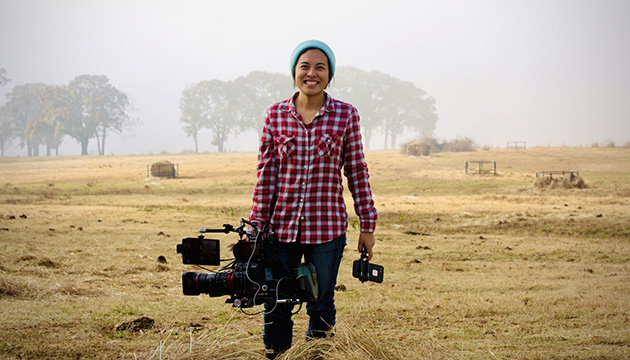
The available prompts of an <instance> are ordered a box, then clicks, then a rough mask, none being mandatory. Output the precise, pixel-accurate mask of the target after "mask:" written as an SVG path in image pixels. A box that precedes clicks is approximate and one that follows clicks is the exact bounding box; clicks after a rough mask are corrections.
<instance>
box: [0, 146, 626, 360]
mask: <svg viewBox="0 0 630 360" xmlns="http://www.w3.org/2000/svg"><path fill="white" fill-rule="evenodd" d="M366 160H367V162H368V166H369V169H370V176H371V178H370V180H371V184H372V188H373V193H374V199H375V203H376V207H377V209H378V211H379V221H378V225H377V230H376V237H377V244H376V247H375V249H374V251H375V257H374V259H373V262H374V263H377V264H380V265H383V266H384V267H385V281H384V282H383V283H382V284H375V283H361V282H359V281H358V280H357V279H354V278H353V277H352V276H351V273H352V271H351V268H352V261H353V260H355V259H357V258H358V253H357V252H356V240H357V238H358V232H357V231H358V220H357V217H356V215H355V214H354V211H353V210H352V200H351V197H350V196H349V194H348V193H347V191H346V204H347V207H348V211H349V215H350V224H349V227H348V246H347V248H346V250H345V253H344V259H343V261H342V266H341V270H340V274H339V279H338V285H339V291H338V292H337V294H336V305H337V309H338V324H337V328H336V336H335V337H333V338H330V339H324V340H318V341H313V342H306V341H304V334H305V331H306V324H307V321H308V319H307V315H306V312H305V310H302V311H301V312H300V313H298V314H297V315H296V316H295V318H294V320H295V322H296V326H295V333H294V346H293V347H292V348H291V350H290V351H289V352H288V353H287V354H286V355H285V356H284V357H283V359H320V358H325V359H350V360H354V359H356V360H358V359H365V358H371V359H622V358H628V357H629V356H630V281H629V280H630V271H629V270H630V206H629V205H630V166H629V164H630V148H565V147H562V148H546V147H545V148H527V149H519V150H505V149H488V150H479V151H474V152H465V153H437V154H433V155H431V156H428V157H412V156H405V155H404V154H401V153H400V152H398V151H370V152H367V153H366ZM490 160H492V161H496V164H497V173H496V174H482V175H479V174H466V172H465V164H466V161H472V162H475V161H490ZM161 161H169V162H171V163H174V164H177V167H178V170H179V176H178V177H177V178H172V179H169V178H152V177H148V173H147V170H148V165H149V164H152V163H155V162H161ZM255 167H256V154H255V153H204V154H160V155H126V156H59V157H37V158H0V249H1V252H0V316H2V319H3V327H2V329H1V330H0V358H7V359H13V358H47V359H66V358H98V359H101V358H125V359H138V358H140V359H158V358H159V359H197V358H221V359H263V358H264V354H263V351H262V348H263V347H262V340H261V336H262V315H256V316H248V315H246V314H243V313H241V312H238V311H237V310H235V309H233V308H232V307H231V306H230V305H228V304H225V303H224V300H225V297H220V298H209V297H207V296H199V297H194V296H193V297H187V296H184V295H182V290H181V273H182V272H184V271H203V270H199V269H196V268H194V267H192V266H187V265H183V264H182V263H181V258H180V257H179V255H178V254H177V253H176V251H175V247H176V245H177V244H178V243H180V242H181V239H182V238H184V237H188V236H196V235H197V234H198V230H199V229H200V228H221V227H222V226H223V224H226V223H229V224H232V225H237V224H238V221H239V219H240V218H247V216H248V214H249V207H250V206H251V192H252V189H253V186H254V182H255V180H256V179H255V176H256V169H255ZM563 170H574V171H577V174H576V175H577V176H579V178H580V180H582V181H583V183H584V185H585V186H583V187H575V186H572V184H571V183H570V182H569V183H568V184H567V182H566V181H565V182H562V181H559V182H555V183H553V184H542V185H541V184H540V181H537V176H536V174H537V173H539V172H543V171H544V172H550V171H563ZM556 178H557V179H560V178H561V177H559V176H557V175H556ZM217 238H219V239H220V240H221V251H222V255H223V257H227V255H226V254H230V253H229V245H231V244H232V243H234V242H235V241H236V240H237V238H236V236H235V235H225V236H223V235H221V236H218V237H217ZM160 256H163V257H164V258H165V259H166V261H167V262H166V263H163V262H158V261H157V260H158V258H159V257H160Z"/></svg>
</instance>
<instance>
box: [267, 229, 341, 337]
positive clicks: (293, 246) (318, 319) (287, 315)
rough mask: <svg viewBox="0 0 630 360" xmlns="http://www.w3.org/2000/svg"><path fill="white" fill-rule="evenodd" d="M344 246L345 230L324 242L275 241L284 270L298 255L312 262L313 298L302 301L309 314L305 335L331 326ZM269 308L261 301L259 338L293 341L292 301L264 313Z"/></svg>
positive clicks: (315, 334)
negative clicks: (262, 317)
mask: <svg viewBox="0 0 630 360" xmlns="http://www.w3.org/2000/svg"><path fill="white" fill-rule="evenodd" d="M345 246H346V235H345V234H343V235H341V236H340V237H338V238H336V239H334V240H333V241H330V242H327V243H325V244H317V245H310V244H300V243H283V242H280V243H279V244H278V249H277V252H276V254H275V255H276V259H277V260H278V261H280V262H281V263H283V265H284V269H285V271H287V273H288V274H291V273H292V272H293V269H295V268H296V267H297V266H298V265H299V264H300V263H301V260H302V256H304V262H306V263H311V264H313V265H315V271H316V272H317V286H318V296H317V301H315V302H308V303H307V304H306V313H307V314H308V316H309V326H308V332H307V334H306V336H307V337H324V336H326V333H327V332H328V331H330V330H331V329H332V328H333V327H334V326H335V318H336V314H337V310H336V309H335V299H334V296H335V285H336V283H337V273H338V272H339V264H340V263H341V258H342V257H343V250H344V248H345ZM271 309H272V307H270V306H268V305H267V304H265V311H266V313H265V328H264V335H263V342H264V343H265V345H275V346H280V347H284V348H288V347H289V346H291V343H292V341H293V320H291V312H292V310H293V305H287V304H277V306H276V307H275V309H273V311H272V312H271V313H267V312H269V311H270V310H271Z"/></svg>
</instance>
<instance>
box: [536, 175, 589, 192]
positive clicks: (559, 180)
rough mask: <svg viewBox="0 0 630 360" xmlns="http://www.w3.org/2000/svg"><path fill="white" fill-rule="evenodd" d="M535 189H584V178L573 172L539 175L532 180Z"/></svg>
mask: <svg viewBox="0 0 630 360" xmlns="http://www.w3.org/2000/svg"><path fill="white" fill-rule="evenodd" d="M534 187H536V188H537V189H586V188H587V186H586V183H585V182H584V179H582V178H581V177H579V176H576V175H573V174H566V175H556V176H553V177H552V176H541V177H537V178H536V180H535V181H534Z"/></svg>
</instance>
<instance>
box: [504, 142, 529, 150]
mask: <svg viewBox="0 0 630 360" xmlns="http://www.w3.org/2000/svg"><path fill="white" fill-rule="evenodd" d="M507 148H508V150H509V149H516V150H518V149H527V145H526V144H525V141H508V142H507Z"/></svg>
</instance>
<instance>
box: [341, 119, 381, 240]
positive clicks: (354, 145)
mask: <svg viewBox="0 0 630 360" xmlns="http://www.w3.org/2000/svg"><path fill="white" fill-rule="evenodd" d="M351 109H352V110H351V111H352V113H351V114H350V117H349V119H348V128H347V129H348V130H347V133H346V141H345V147H344V175H345V176H346V178H348V188H349V189H350V193H351V194H352V198H353V200H354V210H355V212H356V214H357V216H358V217H359V219H360V220H361V232H374V230H375V229H376V221H377V219H378V213H377V211H376V208H375V207H374V200H373V198H372V189H371V187H370V182H369V178H370V175H369V174H368V166H367V163H366V162H365V157H364V154H363V144H362V140H361V127H360V125H359V120H360V119H359V114H358V112H357V110H356V109H355V108H351Z"/></svg>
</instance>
